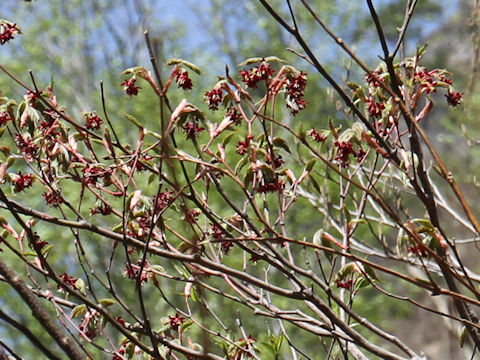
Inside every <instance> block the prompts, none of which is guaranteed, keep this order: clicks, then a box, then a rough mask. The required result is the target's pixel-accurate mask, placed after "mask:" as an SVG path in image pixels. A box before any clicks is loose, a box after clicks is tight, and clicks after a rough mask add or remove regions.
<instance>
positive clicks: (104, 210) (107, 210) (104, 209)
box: [90, 204, 112, 216]
mask: <svg viewBox="0 0 480 360" xmlns="http://www.w3.org/2000/svg"><path fill="white" fill-rule="evenodd" d="M111 213H112V208H111V207H110V206H108V205H105V204H102V205H100V206H97V207H95V208H92V209H90V215H95V214H101V215H104V216H105V215H110V214H111Z"/></svg>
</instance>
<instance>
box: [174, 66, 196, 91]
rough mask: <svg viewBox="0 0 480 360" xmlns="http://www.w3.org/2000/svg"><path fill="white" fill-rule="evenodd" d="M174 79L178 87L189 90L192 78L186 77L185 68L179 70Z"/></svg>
mask: <svg viewBox="0 0 480 360" xmlns="http://www.w3.org/2000/svg"><path fill="white" fill-rule="evenodd" d="M175 81H176V82H177V84H178V87H180V88H182V89H183V90H190V89H191V88H192V86H193V84H192V79H190V78H189V77H188V71H186V70H179V71H178V73H177V77H176V79H175Z"/></svg>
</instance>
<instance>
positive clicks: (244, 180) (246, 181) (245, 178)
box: [243, 166, 253, 188]
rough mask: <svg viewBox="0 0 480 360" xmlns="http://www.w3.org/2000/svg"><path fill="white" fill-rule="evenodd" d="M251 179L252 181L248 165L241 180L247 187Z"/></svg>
mask: <svg viewBox="0 0 480 360" xmlns="http://www.w3.org/2000/svg"><path fill="white" fill-rule="evenodd" d="M252 181H253V169H252V167H251V166H250V167H249V168H248V169H247V172H246V173H245V176H244V177H243V182H244V184H245V187H246V188H248V187H249V185H250V183H251V182H252Z"/></svg>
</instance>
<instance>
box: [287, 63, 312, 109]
mask: <svg viewBox="0 0 480 360" xmlns="http://www.w3.org/2000/svg"><path fill="white" fill-rule="evenodd" d="M306 86H307V74H305V73H304V72H300V73H299V74H298V75H297V76H295V77H293V78H291V79H290V78H289V79H287V82H286V84H285V90H286V101H287V107H288V108H289V109H290V112H291V113H292V115H296V114H297V113H298V112H299V111H300V110H303V109H305V107H306V106H307V104H308V103H307V101H306V100H305V99H304V91H305V88H306Z"/></svg>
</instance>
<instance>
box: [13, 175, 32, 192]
mask: <svg viewBox="0 0 480 360" xmlns="http://www.w3.org/2000/svg"><path fill="white" fill-rule="evenodd" d="M34 180H35V178H34V177H33V175H32V174H22V172H21V171H20V172H19V173H18V175H17V176H16V177H15V179H14V180H13V181H12V182H13V185H14V187H15V192H17V193H18V192H21V191H23V190H25V189H28V188H29V187H31V186H32V185H33V182H34Z"/></svg>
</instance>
